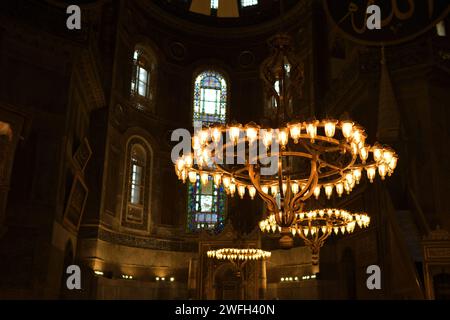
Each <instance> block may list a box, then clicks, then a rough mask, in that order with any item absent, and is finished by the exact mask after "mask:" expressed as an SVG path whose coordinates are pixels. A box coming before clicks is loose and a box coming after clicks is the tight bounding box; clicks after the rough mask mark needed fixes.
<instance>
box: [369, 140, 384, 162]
mask: <svg viewBox="0 0 450 320" xmlns="http://www.w3.org/2000/svg"><path fill="white" fill-rule="evenodd" d="M372 152H373V159H374V160H375V161H376V162H379V161H380V160H381V158H382V157H383V148H381V147H380V145H378V144H375V146H374V147H373V150H372Z"/></svg>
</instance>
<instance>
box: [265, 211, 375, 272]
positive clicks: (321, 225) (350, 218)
mask: <svg viewBox="0 0 450 320" xmlns="http://www.w3.org/2000/svg"><path fill="white" fill-rule="evenodd" d="M275 216H276V215H275V214H271V215H270V216H268V217H267V218H266V219H264V220H262V221H260V222H259V227H260V229H261V231H263V232H270V233H276V232H280V231H281V227H280V226H279V225H278V224H277V221H276V217H275ZM369 223H370V217H369V216H368V215H367V214H365V213H353V214H352V213H350V212H348V211H346V210H342V209H319V210H312V211H308V212H300V213H296V214H295V218H294V221H293V222H292V225H291V226H290V227H289V230H290V232H291V233H292V235H293V236H298V237H299V238H301V239H303V240H304V242H305V244H306V245H307V246H308V247H309V248H310V249H311V253H312V264H313V266H314V265H318V263H319V250H320V248H321V247H322V246H323V244H324V242H325V240H326V239H327V238H328V237H329V236H330V235H331V234H332V233H334V234H335V235H338V234H339V233H341V234H345V233H352V232H353V231H354V230H355V227H356V226H358V227H360V228H366V227H368V226H369Z"/></svg>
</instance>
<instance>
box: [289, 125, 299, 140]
mask: <svg viewBox="0 0 450 320" xmlns="http://www.w3.org/2000/svg"><path fill="white" fill-rule="evenodd" d="M289 131H290V133H291V138H292V139H293V140H294V143H298V139H299V138H300V134H301V131H302V125H301V124H300V123H294V124H291V125H289Z"/></svg>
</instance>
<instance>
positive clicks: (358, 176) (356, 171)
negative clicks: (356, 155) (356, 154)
mask: <svg viewBox="0 0 450 320" xmlns="http://www.w3.org/2000/svg"><path fill="white" fill-rule="evenodd" d="M352 174H353V177H354V178H355V181H356V184H359V181H360V180H361V176H362V173H361V169H360V168H356V169H353V171H352Z"/></svg>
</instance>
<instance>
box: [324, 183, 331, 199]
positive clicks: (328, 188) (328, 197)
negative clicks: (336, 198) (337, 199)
mask: <svg viewBox="0 0 450 320" xmlns="http://www.w3.org/2000/svg"><path fill="white" fill-rule="evenodd" d="M332 194H333V185H331V184H329V185H326V186H325V195H326V196H327V199H330V198H331V195H332Z"/></svg>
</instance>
